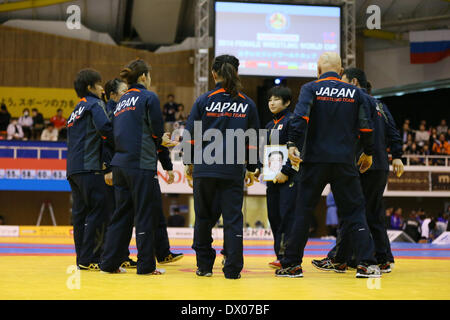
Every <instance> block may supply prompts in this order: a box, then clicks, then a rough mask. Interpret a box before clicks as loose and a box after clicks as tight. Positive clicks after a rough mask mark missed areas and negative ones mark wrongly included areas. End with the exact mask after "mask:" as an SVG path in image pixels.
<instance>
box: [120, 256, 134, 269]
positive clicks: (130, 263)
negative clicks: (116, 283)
mask: <svg viewBox="0 0 450 320" xmlns="http://www.w3.org/2000/svg"><path fill="white" fill-rule="evenodd" d="M120 266H121V267H122V268H126V269H136V268H137V262H136V261H134V260H132V259H131V258H128V260H126V261H124V262H122V264H121V265H120Z"/></svg>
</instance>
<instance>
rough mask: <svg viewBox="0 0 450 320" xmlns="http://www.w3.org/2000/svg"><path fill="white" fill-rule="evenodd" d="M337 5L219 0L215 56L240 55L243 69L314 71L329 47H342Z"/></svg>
mask: <svg viewBox="0 0 450 320" xmlns="http://www.w3.org/2000/svg"><path fill="white" fill-rule="evenodd" d="M340 34H341V9H340V8H339V7H324V6H306V5H280V4H262V3H243V2H222V1H217V2H216V3H215V56H218V55H221V54H231V55H234V56H236V57H238V58H239V60H240V66H239V74H240V75H254V76H275V77H316V76H317V59H318V58H319V56H320V55H321V54H322V53H323V52H325V51H334V52H337V53H340V50H341V46H340V43H341V39H340V38H341V37H340Z"/></svg>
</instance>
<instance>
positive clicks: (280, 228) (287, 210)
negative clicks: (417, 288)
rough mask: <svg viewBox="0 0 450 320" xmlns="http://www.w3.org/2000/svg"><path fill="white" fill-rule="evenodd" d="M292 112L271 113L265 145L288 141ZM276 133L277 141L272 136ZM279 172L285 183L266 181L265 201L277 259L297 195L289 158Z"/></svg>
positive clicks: (284, 143)
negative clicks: (271, 117)
mask: <svg viewBox="0 0 450 320" xmlns="http://www.w3.org/2000/svg"><path fill="white" fill-rule="evenodd" d="M292 117H293V114H292V113H291V112H289V110H288V109H285V110H283V111H281V112H280V113H278V114H274V115H273V120H272V121H270V122H269V123H267V125H266V130H268V135H269V137H268V139H267V145H271V144H275V143H276V144H280V145H286V143H287V142H288V132H289V121H290V120H291V119H292ZM275 135H278V142H276V141H274V140H273V139H272V138H273V137H275ZM281 172H282V173H284V174H285V175H286V176H288V177H289V179H288V181H286V182H285V183H273V182H272V181H268V182H267V189H266V195H267V197H266V201H267V214H268V218H269V222H270V228H271V229H272V234H273V238H274V251H275V254H276V256H277V259H278V260H279V259H281V257H282V255H283V251H284V244H285V240H286V237H287V235H288V233H289V230H290V227H291V225H292V217H293V215H294V210H295V200H296V199H295V198H296V195H297V181H295V180H296V177H297V176H298V172H297V171H296V170H294V169H293V168H292V164H291V162H290V161H289V160H287V162H286V163H285V164H284V165H283V167H282V168H281Z"/></svg>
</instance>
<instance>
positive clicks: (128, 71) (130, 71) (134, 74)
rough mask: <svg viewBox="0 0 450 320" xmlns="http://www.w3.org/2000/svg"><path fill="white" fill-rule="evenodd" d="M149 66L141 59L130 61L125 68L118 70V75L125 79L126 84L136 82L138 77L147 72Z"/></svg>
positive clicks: (149, 68)
mask: <svg viewBox="0 0 450 320" xmlns="http://www.w3.org/2000/svg"><path fill="white" fill-rule="evenodd" d="M150 70H151V67H150V66H149V65H148V64H147V62H145V61H144V60H142V59H136V60H133V61H131V62H130V63H129V64H128V65H127V66H126V67H125V68H123V69H122V71H120V77H121V78H122V79H123V80H125V81H126V83H127V84H128V85H133V84H136V83H137V80H138V79H139V77H140V76H141V75H143V74H145V75H146V74H147V73H148V72H149V71H150Z"/></svg>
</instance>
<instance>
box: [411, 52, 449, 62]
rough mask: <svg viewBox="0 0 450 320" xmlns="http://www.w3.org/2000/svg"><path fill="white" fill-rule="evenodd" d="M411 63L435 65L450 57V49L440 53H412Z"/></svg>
mask: <svg viewBox="0 0 450 320" xmlns="http://www.w3.org/2000/svg"><path fill="white" fill-rule="evenodd" d="M410 56H411V63H412V64H421V63H435V62H438V61H440V60H442V59H444V58H446V57H448V56H450V49H447V50H444V51H438V52H424V53H411V55H410Z"/></svg>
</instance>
